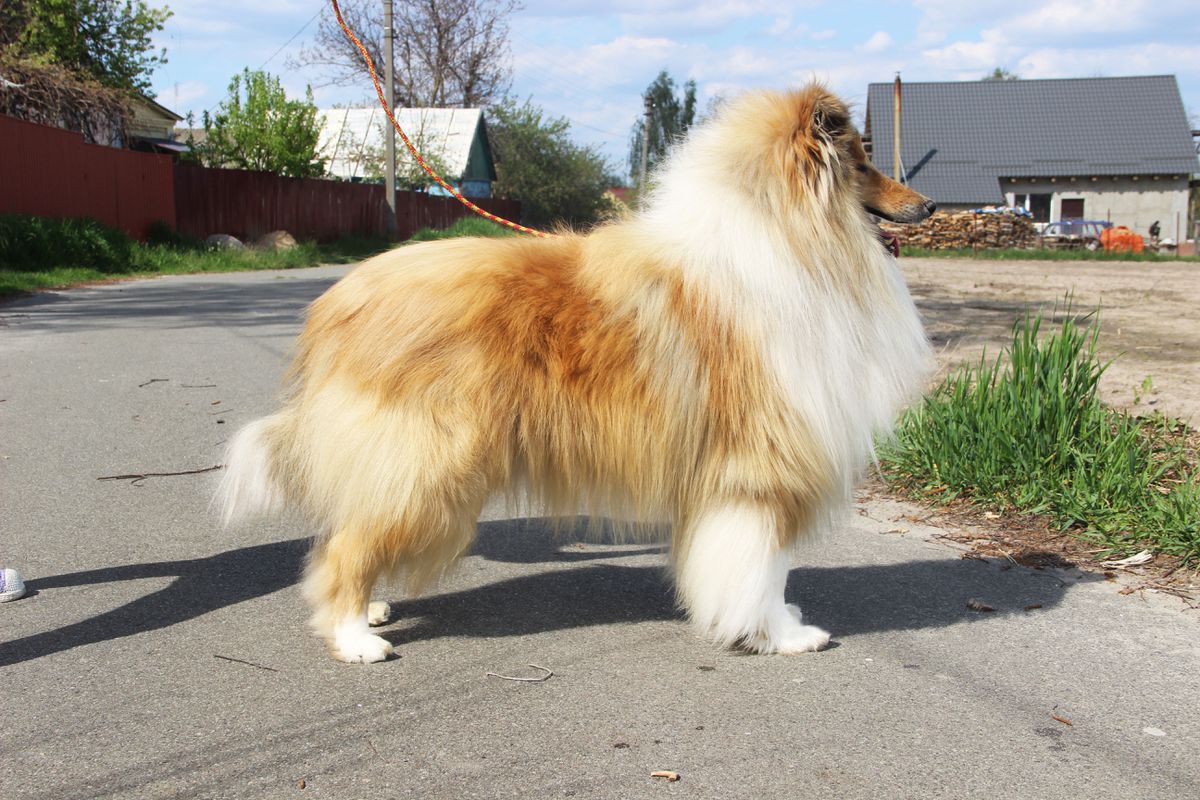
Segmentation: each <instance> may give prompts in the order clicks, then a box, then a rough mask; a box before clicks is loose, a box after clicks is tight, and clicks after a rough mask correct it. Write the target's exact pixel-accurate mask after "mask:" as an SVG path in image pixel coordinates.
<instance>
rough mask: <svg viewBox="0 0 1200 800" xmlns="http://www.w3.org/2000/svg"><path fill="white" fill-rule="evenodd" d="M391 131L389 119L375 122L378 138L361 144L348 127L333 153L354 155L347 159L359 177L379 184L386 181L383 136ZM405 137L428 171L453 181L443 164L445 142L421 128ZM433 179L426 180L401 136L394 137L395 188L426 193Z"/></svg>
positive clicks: (444, 161)
mask: <svg viewBox="0 0 1200 800" xmlns="http://www.w3.org/2000/svg"><path fill="white" fill-rule="evenodd" d="M391 129H392V123H391V122H389V121H388V120H386V119H385V120H383V121H381V122H378V123H376V131H377V132H378V134H379V136H378V138H374V137H368V139H369V142H363V141H360V140H358V139H357V138H356V137H355V133H356V131H353V130H351V129H349V128H345V129H343V130H342V133H341V136H340V137H339V141H338V143H337V146H336V148H335V151H336V152H340V153H351V154H356V156H355V157H353V158H351V159H349V160H351V161H353V162H354V163H356V164H357V165H358V168H359V170H361V172H362V176H363V177H364V178H367V179H369V180H377V181H379V182H381V183H384V182H386V172H387V151H386V149H385V145H384V144H383V141H384V137H385V136H387V134H388V132H389V131H390V130H391ZM405 133H406V134H408V138H409V139H411V140H412V143H413V145H414V146H415V147H416V148H417V152H419V153H420V154H421V157H422V158H423V159H425V163H426V164H428V165H429V167H430V169H432V170H433V171H434V172H436V173H437V174H438V175H441V176H442V177H443V178H445V179H446V180H447V181H450V182H453V181H454V179H455V176H453V175H449V174H448V173H449V169H450V168H449V167H448V166H447V162H446V145H445V141H444V140H442V139H440V138H439V137H437V136H432V135H430V134H429V133H428V132H427V131H426V130H425V129H424V128H423V127H422V128H418V129H417V130H413V131H405ZM435 183H436V182H435V181H434V180H433V178H431V177H429V173H427V172H426V171H425V170H424V169H422V168H421V165H420V164H418V163H417V160H416V159H415V158H413V156H412V153H410V152H409V150H408V148H407V147H405V145H404V142H402V141H401V140H400V137H399V136H397V137H396V189H398V190H400V191H405V192H423V191H428V189H429V187H431V186H433V185H435Z"/></svg>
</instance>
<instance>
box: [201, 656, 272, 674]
mask: <svg viewBox="0 0 1200 800" xmlns="http://www.w3.org/2000/svg"><path fill="white" fill-rule="evenodd" d="M213 658H219V659H221V660H222V661H232V662H233V663H235V664H245V665H246V666H248V667H254V668H255V669H265V670H266V671H267V672H279V670H277V669H275V668H274V667H265V666H263V665H262V664H255V663H254V662H253V661H243V660H242V659H240V658H230V657H229V656H222V655H217V654H216V653H213Z"/></svg>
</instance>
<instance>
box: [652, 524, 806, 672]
mask: <svg viewBox="0 0 1200 800" xmlns="http://www.w3.org/2000/svg"><path fill="white" fill-rule="evenodd" d="M779 519H780V515H778V514H775V513H774V512H773V511H771V510H770V509H768V508H765V507H763V506H760V505H758V504H755V503H750V502H746V503H730V504H727V505H723V506H720V507H716V508H713V509H712V510H710V511H708V512H706V513H704V514H702V515H701V516H700V517H699V519H697V520H696V521H695V522H694V523H693V524H692V525H691V526H690V529H689V530H686V531H683V532H682V533H683V536H682V540H681V541H679V542H678V543H677V546H678V547H679V551H678V557H677V562H676V575H675V578H676V585H677V590H678V593H679V598H680V601H681V603H682V605H683V607H684V608H685V610H686V611H687V612H688V616H689V617H690V618H691V620H692V622H693V624H695V625H696V627H697V628H699V629H700V631H701V632H702V633H703V634H705V635H707V636H709V637H711V638H712V639H714V640H716V642H717V643H718V644H721V645H724V646H727V647H744V648H747V649H749V650H753V651H756V652H760V653H805V652H811V651H814V650H820V649H821V648H823V647H825V645H827V644H828V643H829V634H828V633H826V632H825V631H823V630H821V629H820V628H817V627H815V626H813V625H804V624H802V623H801V621H800V609H799V608H798V607H796V606H794V605H788V604H786V603H784V587H785V585H786V583H787V574H788V565H789V558H788V551H787V549H786V548H783V547H781V546H780V542H782V541H785V540H786V539H787V537H786V536H784V535H781V534H782V533H783V532H782V531H780V530H778V526H779V524H780V523H779V522H778V520H779Z"/></svg>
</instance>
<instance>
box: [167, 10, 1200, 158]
mask: <svg viewBox="0 0 1200 800" xmlns="http://www.w3.org/2000/svg"><path fill="white" fill-rule="evenodd" d="M152 4H157V3H156V2H154V0H152ZM167 4H168V5H170V6H171V7H172V10H174V11H175V16H174V17H173V18H172V19H171V20H170V21H169V22H168V23H167V26H166V29H165V30H164V31H162V33H161V34H159V36H158V39H157V42H158V44H159V45H161V46H163V47H166V48H167V58H168V63H167V64H166V65H165V66H163V67H161V68H160V69H159V70H158V71H157V72H156V73H155V75H154V80H153V84H154V89H155V91H156V92H157V94H158V99H159V101H160V102H161V103H163V104H164V105H166V106H167V107H169V108H171V109H173V110H175V111H178V112H179V113H180V114H185V113H186V112H188V111H189V110H191V111H195V112H196V113H197V115H199V113H200V112H201V111H203V110H205V109H209V108H214V107H215V106H216V105H217V104H218V103H219V102H220V101H221V99H222V97H223V96H224V94H225V89H226V87H227V85H228V83H229V79H230V77H231V76H233V75H234V74H235V73H237V72H239V71H241V69H242V68H243V67H246V66H249V67H252V68H256V67H259V66H260V65H263V64H265V65H266V69H267V70H269V71H271V72H274V73H276V74H278V75H280V77H281V78H282V79H283V82H284V86H285V87H286V88H287V89H288V91H289V94H290V93H293V92H295V93H303V91H304V87H305V85H306V84H312V85H313V86H314V92H315V95H316V99H317V103H318V105H321V106H331V105H334V104H335V103H342V104H344V103H356V102H366V101H368V100H369V99H371V98H373V90H372V88H371V84H370V81H369V79H368V77H367V76H366V74H365V72H364V76H363V82H362V84H361V85H360V86H357V87H325V88H321V87H319V86H318V85H319V84H321V83H323V82H324V76H322V75H321V74H319V73H317V72H312V71H310V72H304V71H299V70H292V69H289V68H288V67H287V66H286V65H287V57H288V55H289V54H291V53H294V52H296V51H297V50H299V48H300V47H301V46H303V45H304V44H305V43H306V42H307V41H308V39H309V38H310V37H311V35H312V33H313V32H314V31H315V29H316V25H317V22H316V20H315V19H314V15H316V14H329V13H332V12H330V11H329V9H328V3H327V0H192V1H191V2H188V3H186V4H185V3H182V2H175V3H174V4H172V3H170V2H169V0H168V3H167ZM306 25H307V28H306V27H305V26H306ZM292 37H295V38H294V39H293V38H292ZM511 39H512V56H513V85H512V93H513V94H514V95H515V96H517V97H519V98H525V97H529V98H531V99H532V100H533V102H535V103H537V104H538V105H541V106H542V107H543V108H545V109H546V110H547V111H548V112H550V113H552V114H554V115H557V116H565V117H567V118H568V119H570V120H571V121H572V123H573V125H572V133H573V136H574V138H575V139H576V140H577V141H579V142H581V143H586V144H592V145H595V146H596V147H599V148H600V149H601V150H602V152H604V153H605V154H606V155H607V156H608V157H609V158H610V160H611V161H612V162H613V165H614V168H615V169H616V170H617V171H618V172H620V173H622V174H623V173H624V171H625V169H624V160H625V156H626V152H627V148H628V144H627V142H628V137H629V130H630V126H631V125H632V124H633V122H634V120H635V119H636V118H637V116H638V115H639V114H640V113H641V105H642V104H641V93H642V91H643V90H644V89H645V87H646V84H648V83H649V82H650V81H651V80H653V78H654V76H655V75H656V74H657V73H658V71H659V70H660V69H662V68H666V69H668V70H669V71H670V72H671V74H672V75H673V76H674V77H675V78H676V80H677V81H679V82H682V81H683V80H685V79H687V78H692V79H694V80H695V81H696V83H697V85H698V87H699V94H700V107H701V108H702V109H703V108H704V107H705V106H706V105H707V103H708V102H709V100H710V99H711V98H713V97H717V96H722V95H731V94H735V93H736V92H738V91H741V90H744V89H750V88H756V87H782V86H789V85H796V84H800V83H805V82H807V81H809V80H812V79H814V78H815V79H818V80H822V81H824V82H825V83H827V84H828V85H829V86H830V87H831V88H833V89H834V90H835V91H837V92H838V93H839V94H841V95H842V96H843V97H845V98H846V99H847V100H849V101H850V102H852V103H854V104H856V105H857V106H858V107H859V111H860V113H861V106H862V104H864V103H865V101H866V92H867V84H869V83H872V82H879V81H890V80H892V78H893V77H894V76H895V73H896V72H897V71H900V72H901V74H902V77H903V78H904V80H908V81H933V80H936V81H944V80H974V79H978V78H979V77H981V76H982V75H984V74H986V73H988V72H991V70H992V69H993V68H994V67H996V66H1003V67H1005V68H1006V69H1009V70H1010V71H1012V72H1015V73H1017V74H1018V75H1020V76H1021V77H1023V78H1068V77H1092V76H1099V75H1106V76H1116V75H1149V74H1174V75H1176V76H1177V77H1178V80H1179V85H1180V90H1181V92H1182V94H1183V101H1184V105H1185V107H1187V109H1188V111H1189V113H1191V114H1193V115H1196V116H1200V15H1198V14H1197V13H1196V5H1195V0H1186V1H1185V0H1154V2H1151V1H1150V0H1121V2H1117V1H1116V0H1053V1H1051V0H1046V1H1042V2H1038V1H1036V0H1034V1H1026V0H980V1H977V2H972V1H971V0H904V1H902V0H894V1H892V2H875V3H865V2H856V0H842V2H824V1H822V0H793V1H792V2H779V1H777V0H690V1H689V0H616V1H615V2H608V3H601V2H585V1H584V0H525V2H524V8H523V9H522V10H521V11H519V12H518V13H516V14H515V15H514V16H513V17H512V19H511ZM289 40H291V42H290V44H289V43H288V42H289Z"/></svg>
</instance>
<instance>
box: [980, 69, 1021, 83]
mask: <svg viewBox="0 0 1200 800" xmlns="http://www.w3.org/2000/svg"><path fill="white" fill-rule="evenodd" d="M1020 79H1021V76H1020V75H1014V74H1013V73H1011V72H1009V71H1008V70H1006V69H1005V68H1004V67H996V68H995V69H994V70H992V71H991V72H990V73H988V74H987V75H984V76H983V78H982V79H981V80H985V81H1018V80H1020Z"/></svg>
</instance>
